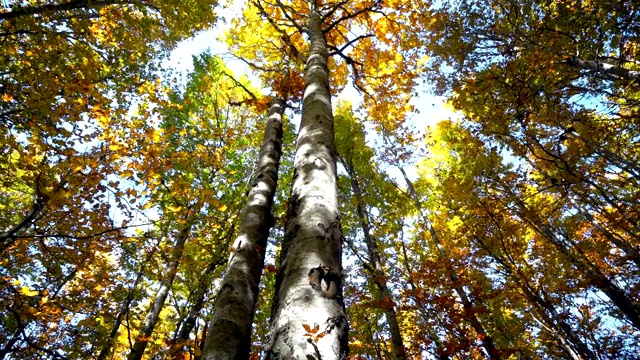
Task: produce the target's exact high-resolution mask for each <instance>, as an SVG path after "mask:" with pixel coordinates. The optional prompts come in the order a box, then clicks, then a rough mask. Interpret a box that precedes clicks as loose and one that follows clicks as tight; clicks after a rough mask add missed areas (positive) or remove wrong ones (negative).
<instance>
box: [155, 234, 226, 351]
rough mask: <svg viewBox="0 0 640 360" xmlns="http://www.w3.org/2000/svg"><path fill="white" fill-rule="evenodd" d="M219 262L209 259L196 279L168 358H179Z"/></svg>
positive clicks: (218, 260)
mask: <svg viewBox="0 0 640 360" xmlns="http://www.w3.org/2000/svg"><path fill="white" fill-rule="evenodd" d="M232 232H233V230H231V231H230V232H229V234H232ZM221 263H222V261H221V260H220V259H215V260H213V261H211V262H210V263H209V265H208V266H207V268H206V269H205V271H204V272H203V273H202V275H201V276H200V281H198V286H197V287H196V291H195V295H194V296H193V298H194V300H193V304H192V305H191V308H190V309H189V313H188V314H187V316H186V318H185V320H184V322H182V323H181V324H180V326H179V328H178V330H177V331H176V335H175V339H174V341H173V344H172V345H171V349H169V353H168V354H167V358H168V359H179V358H180V352H181V350H182V348H183V346H184V345H185V344H186V343H187V342H188V341H189V334H191V330H193V328H194V327H195V325H196V322H197V320H198V317H199V316H200V311H201V310H202V307H203V306H204V300H205V295H206V294H207V290H208V289H209V285H210V284H211V273H213V271H214V270H215V269H217V268H218V266H219V265H220V264H221Z"/></svg>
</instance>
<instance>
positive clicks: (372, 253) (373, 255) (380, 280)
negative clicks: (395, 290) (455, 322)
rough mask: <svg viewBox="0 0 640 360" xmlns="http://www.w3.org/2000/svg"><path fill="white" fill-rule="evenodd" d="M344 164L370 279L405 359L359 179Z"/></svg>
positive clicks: (397, 351)
mask: <svg viewBox="0 0 640 360" xmlns="http://www.w3.org/2000/svg"><path fill="white" fill-rule="evenodd" d="M341 160H342V164H343V165H344V167H345V169H347V173H348V174H349V177H350V178H351V190H352V191H353V194H354V196H355V198H356V204H357V205H356V206H357V211H358V221H359V222H360V227H361V228H362V232H363V233H364V241H365V243H366V245H367V252H368V255H369V264H368V267H369V268H368V270H369V272H370V274H369V279H370V280H371V281H372V282H373V283H374V284H375V285H376V287H377V288H378V290H379V291H380V293H379V300H382V301H383V306H384V307H383V311H384V316H385V318H386V319H387V324H388V325H389V332H390V333H391V344H392V346H393V353H394V355H395V359H396V360H404V359H406V358H407V354H406V350H405V348H404V345H403V343H402V333H401V332H400V325H398V317H397V316H396V310H395V302H394V301H393V296H392V294H391V291H390V290H389V287H388V286H387V277H386V275H385V271H384V267H383V264H382V258H381V257H380V250H379V249H378V244H377V242H376V239H375V238H374V237H373V235H372V234H371V226H370V223H369V214H368V213H367V209H366V207H365V203H364V198H363V195H362V189H361V188H360V184H359V183H358V179H356V176H355V170H354V169H353V167H352V166H349V164H347V163H346V161H345V160H344V159H341Z"/></svg>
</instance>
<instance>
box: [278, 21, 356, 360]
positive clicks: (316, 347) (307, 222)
mask: <svg viewBox="0 0 640 360" xmlns="http://www.w3.org/2000/svg"><path fill="white" fill-rule="evenodd" d="M308 32H309V37H310V41H311V46H310V52H309V57H308V59H307V63H306V68H305V83H306V87H305V92H304V99H303V108H302V121H301V125H300V133H299V134H298V144H297V150H296V156H295V161H294V175H293V185H292V189H291V196H290V199H289V205H288V213H287V225H286V229H285V235H284V239H283V241H282V250H281V253H280V268H279V271H278V274H277V276H276V288H275V294H274V302H273V307H272V318H271V330H270V344H269V346H268V350H267V352H266V359H287V360H288V359H316V360H320V359H322V360H334V359H346V357H347V353H348V336H347V332H348V325H347V318H346V315H345V310H344V302H343V299H342V291H341V289H342V285H341V282H340V274H341V271H342V265H341V253H342V246H341V245H342V231H341V228H340V218H339V215H338V207H337V203H338V192H337V177H336V160H337V154H336V149H335V139H334V130H333V114H332V110H331V94H330V91H329V71H328V68H327V61H328V51H327V44H326V42H325V39H324V35H323V33H322V30H321V18H320V15H319V14H318V13H317V12H316V11H314V10H311V14H310V16H309V23H308ZM319 274H320V275H325V276H319ZM328 275H331V276H328ZM305 326H307V327H309V328H311V329H312V330H313V328H315V327H316V326H317V327H318V330H317V332H316V333H315V334H316V335H319V334H322V335H323V336H322V337H321V338H319V337H317V336H308V335H307V336H305V334H306V333H307V331H306V329H305Z"/></svg>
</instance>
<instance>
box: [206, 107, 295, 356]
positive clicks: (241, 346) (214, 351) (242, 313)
mask: <svg viewBox="0 0 640 360" xmlns="http://www.w3.org/2000/svg"><path fill="white" fill-rule="evenodd" d="M283 111H284V100H282V99H274V100H273V101H272V103H271V109H270V111H269V120H268V123H267V126H266V130H265V135H264V141H263V142H262V147H261V148H260V154H259V155H258V175H257V179H256V180H255V183H254V185H253V188H252V189H251V191H250V192H249V198H248V200H247V206H246V208H245V212H244V215H243V217H242V225H241V226H240V232H239V234H238V237H237V238H236V240H235V242H234V244H233V250H232V253H231V257H230V259H229V264H228V265H227V273H226V274H225V276H224V279H223V280H222V284H221V287H220V292H219V293H218V296H217V298H216V301H215V304H214V308H213V314H212V316H211V322H210V324H209V333H208V335H207V339H206V341H205V345H204V350H203V353H202V359H204V360H209V359H248V358H249V352H250V350H251V325H252V323H253V315H254V313H255V306H256V299H257V297H258V286H259V284H260V276H261V275H262V269H263V267H264V258H265V252H266V247H267V239H268V238H269V229H270V228H271V226H273V215H271V207H272V205H273V197H274V195H275V192H276V185H277V180H278V166H279V164H280V156H281V154H282V114H283Z"/></svg>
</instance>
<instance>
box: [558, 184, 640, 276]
mask: <svg viewBox="0 0 640 360" xmlns="http://www.w3.org/2000/svg"><path fill="white" fill-rule="evenodd" d="M566 196H567V197H569V194H567V195H566ZM569 201H570V202H571V205H573V207H574V208H575V209H576V210H578V213H579V214H580V215H581V216H582V218H584V219H585V220H587V221H588V222H590V223H591V224H592V225H593V226H595V227H596V228H597V229H598V230H599V231H600V233H601V234H602V235H604V237H606V238H607V239H608V240H609V241H611V243H612V244H614V245H615V246H617V247H618V249H620V250H622V251H623V252H624V253H625V254H626V255H627V258H628V259H629V260H630V261H632V262H633V263H634V264H635V265H636V267H637V268H638V269H639V270H640V253H639V252H638V250H636V249H635V248H634V247H633V246H632V245H631V244H629V243H628V242H627V241H625V240H624V239H621V238H620V237H618V235H617V234H614V233H611V232H610V231H609V230H607V229H606V228H605V227H604V226H603V225H602V224H600V223H599V222H598V221H597V220H596V219H595V218H594V217H593V216H592V215H591V214H590V213H589V212H588V211H585V210H584V209H583V208H582V207H581V206H580V205H578V204H577V203H576V202H575V201H573V200H572V199H571V198H570V197H569ZM632 236H633V235H632Z"/></svg>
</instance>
